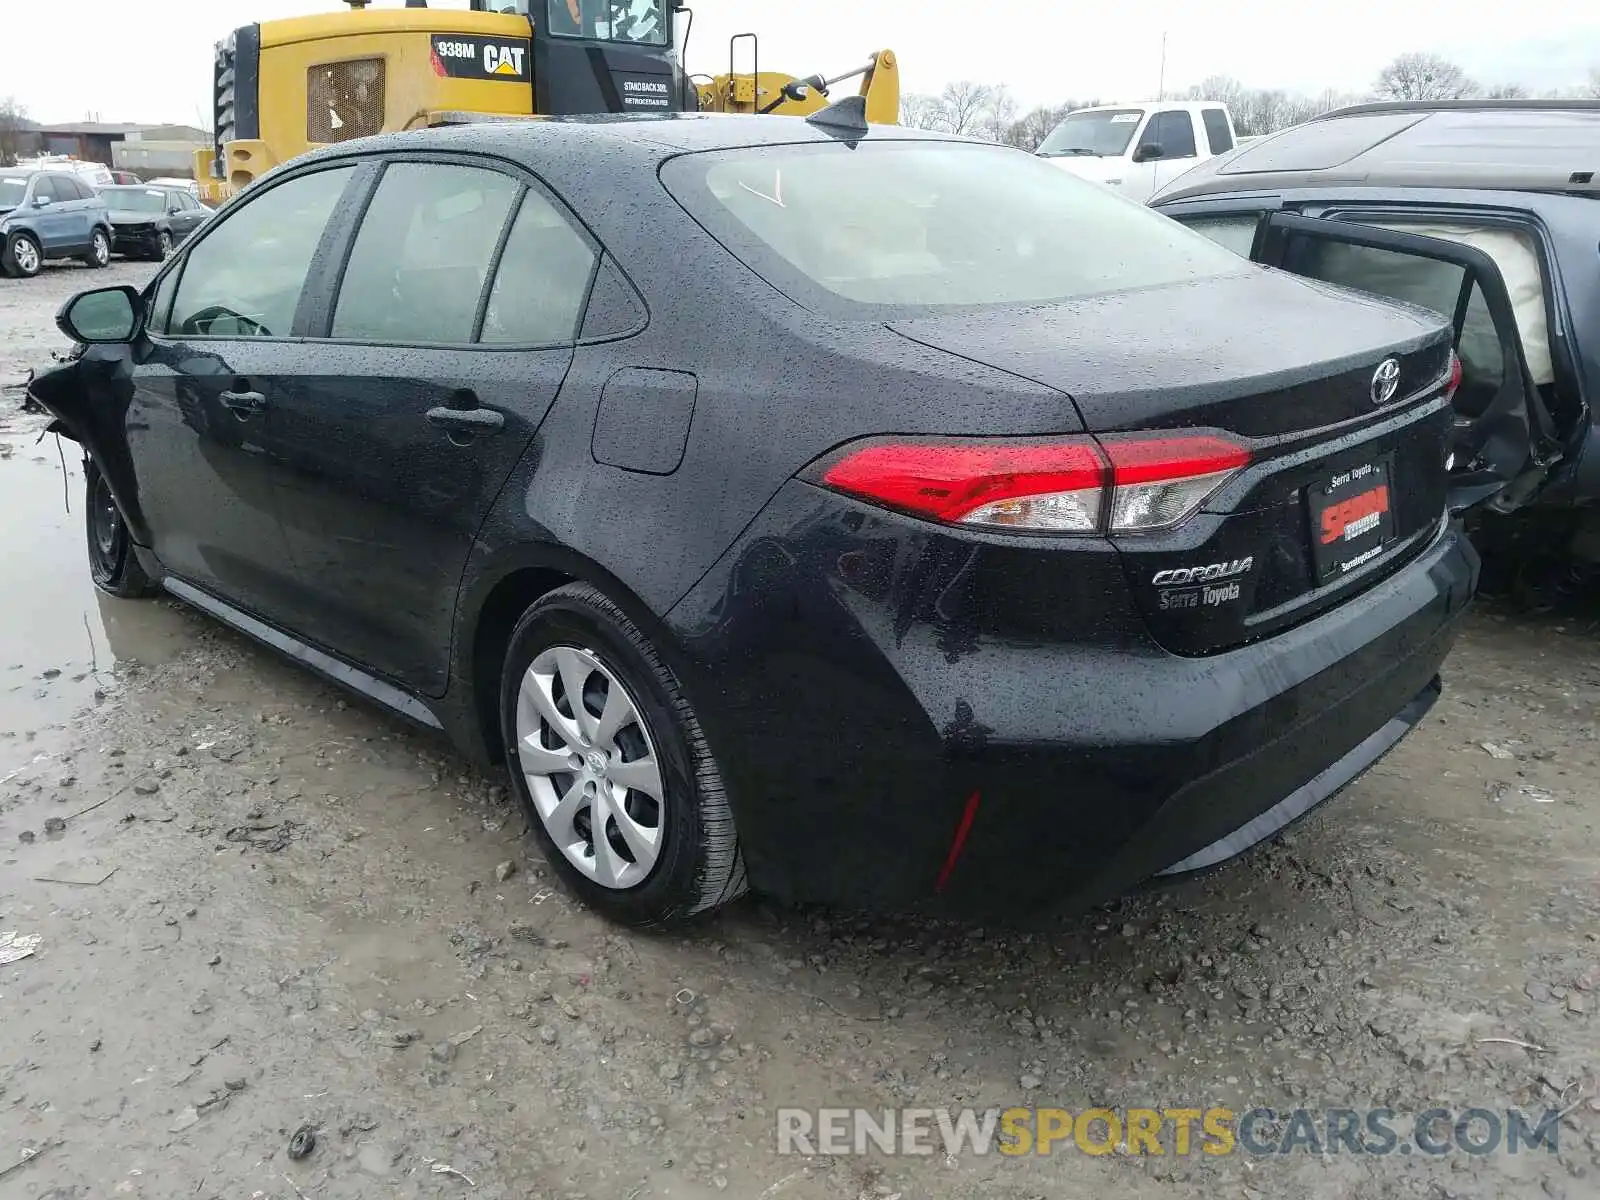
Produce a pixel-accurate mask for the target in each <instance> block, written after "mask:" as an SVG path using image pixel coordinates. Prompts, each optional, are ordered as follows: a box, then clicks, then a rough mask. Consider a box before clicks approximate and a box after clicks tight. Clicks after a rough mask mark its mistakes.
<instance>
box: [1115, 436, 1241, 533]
mask: <svg viewBox="0 0 1600 1200" xmlns="http://www.w3.org/2000/svg"><path fill="white" fill-rule="evenodd" d="M1103 444H1104V445H1105V448H1106V453H1107V454H1109V455H1110V456H1111V481H1112V484H1113V486H1114V488H1115V493H1114V495H1113V497H1112V501H1111V531H1112V532H1113V533H1140V532H1146V531H1149V530H1152V529H1170V528H1171V527H1172V526H1174V525H1176V524H1177V523H1178V522H1180V521H1182V520H1184V519H1185V518H1186V517H1188V516H1189V515H1190V514H1191V513H1193V512H1194V510H1195V509H1197V508H1199V507H1200V506H1201V505H1202V504H1204V503H1205V501H1206V499H1207V497H1209V496H1210V495H1211V494H1212V493H1213V492H1215V491H1216V490H1217V489H1218V488H1219V487H1221V486H1222V484H1223V483H1224V482H1225V481H1226V480H1227V478H1228V477H1229V476H1230V475H1232V474H1233V473H1234V472H1235V471H1237V470H1239V468H1241V467H1243V466H1244V465H1245V464H1246V463H1248V462H1249V461H1250V452H1249V451H1248V450H1246V449H1245V448H1244V447H1243V446H1241V445H1240V444H1239V443H1238V442H1235V441H1232V440H1231V439H1229V438H1225V437H1220V436H1218V435H1215V434H1204V433H1193V434H1180V435H1177V436H1173V437H1149V436H1145V435H1135V436H1131V437H1108V438H1105V439H1104V441H1103Z"/></svg>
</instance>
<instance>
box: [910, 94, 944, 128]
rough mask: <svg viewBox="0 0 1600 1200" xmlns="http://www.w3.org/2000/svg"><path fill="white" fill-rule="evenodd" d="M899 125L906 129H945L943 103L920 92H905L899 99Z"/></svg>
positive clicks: (937, 98) (935, 97)
mask: <svg viewBox="0 0 1600 1200" xmlns="http://www.w3.org/2000/svg"><path fill="white" fill-rule="evenodd" d="M900 124H902V125H904V126H905V127H906V128H907V129H945V128H947V127H948V125H949V121H948V120H947V119H946V117H945V111H944V101H942V100H940V99H939V97H937V96H929V95H926V94H924V93H922V92H907V93H906V94H905V95H903V96H901V97H900Z"/></svg>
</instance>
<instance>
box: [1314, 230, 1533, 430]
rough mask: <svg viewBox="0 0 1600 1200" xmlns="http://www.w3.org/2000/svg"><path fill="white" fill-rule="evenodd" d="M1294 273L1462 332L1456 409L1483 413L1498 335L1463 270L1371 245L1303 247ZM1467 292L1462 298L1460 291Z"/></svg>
mask: <svg viewBox="0 0 1600 1200" xmlns="http://www.w3.org/2000/svg"><path fill="white" fill-rule="evenodd" d="M1294 269H1295V270H1296V271H1297V272H1298V273H1299V274H1302V275H1308V276H1310V277H1311V278H1313V279H1324V280H1327V281H1328V282H1329V283H1338V284H1343V285H1344V286H1345V287H1352V288H1356V289H1358V290H1359V291H1363V292H1372V293H1375V294H1376V295H1379V296H1387V297H1389V298H1390V299H1393V300H1403V301H1405V302H1406V303H1408V304H1415V305H1418V306H1420V307H1422V308H1428V309H1432V310H1433V311H1434V312H1436V313H1438V314H1440V315H1441V316H1442V317H1443V318H1444V319H1445V320H1447V321H1451V322H1456V321H1457V313H1458V309H1459V310H1460V314H1461V319H1460V321H1459V328H1460V330H1461V332H1460V335H1459V339H1458V341H1457V344H1456V353H1457V354H1459V355H1460V356H1461V371H1462V378H1461V390H1460V391H1459V392H1458V393H1457V401H1456V404H1457V407H1458V408H1460V409H1461V410H1462V411H1463V412H1465V413H1466V414H1467V415H1469V416H1475V415H1476V414H1477V413H1478V412H1480V411H1482V409H1483V407H1484V406H1486V405H1487V404H1488V402H1489V400H1490V399H1492V398H1493V397H1494V395H1495V393H1496V392H1498V391H1499V390H1500V385H1501V384H1502V383H1503V382H1504V380H1505V371H1506V363H1505V356H1504V354H1503V353H1502V352H1501V348H1500V334H1499V332H1498V331H1497V330H1496V329H1495V325H1494V319H1493V318H1492V317H1491V316H1490V315H1489V309H1488V306H1487V305H1486V304H1485V303H1484V300H1483V291H1482V289H1481V288H1480V287H1478V285H1477V284H1476V282H1474V281H1470V280H1468V278H1467V271H1466V268H1465V267H1463V266H1461V265H1459V264H1457V263H1450V262H1443V261H1440V260H1439V259H1434V258H1418V257H1417V256H1416V255H1414V254H1404V253H1400V252H1398V251H1395V250H1384V249H1381V248H1379V247H1376V246H1353V245H1349V244H1346V243H1341V242H1327V241H1311V242H1307V243H1306V244H1305V246H1304V248H1303V251H1302V253H1301V255H1300V257H1299V262H1298V264H1297V265H1296V266H1295V267H1294ZM1468 285H1470V290H1469V291H1468V292H1467V293H1466V295H1465V299H1463V291H1462V289H1463V287H1464V286H1468Z"/></svg>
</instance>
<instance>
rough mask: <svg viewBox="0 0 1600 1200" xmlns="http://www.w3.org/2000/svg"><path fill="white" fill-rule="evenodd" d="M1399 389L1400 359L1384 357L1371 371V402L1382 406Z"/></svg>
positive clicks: (1391, 398) (1392, 397)
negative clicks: (1376, 367) (1374, 369)
mask: <svg viewBox="0 0 1600 1200" xmlns="http://www.w3.org/2000/svg"><path fill="white" fill-rule="evenodd" d="M1399 390H1400V360H1399V359H1398V358H1386V359H1384V360H1383V361H1382V362H1381V363H1379V364H1378V369H1377V370H1376V371H1374V372H1373V373H1372V402H1373V403H1374V404H1376V405H1377V406H1378V407H1379V408H1382V407H1383V406H1384V405H1385V404H1387V403H1389V401H1391V400H1393V399H1394V394H1395V393H1396V392H1398V391H1399Z"/></svg>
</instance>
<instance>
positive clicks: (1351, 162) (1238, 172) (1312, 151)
mask: <svg viewBox="0 0 1600 1200" xmlns="http://www.w3.org/2000/svg"><path fill="white" fill-rule="evenodd" d="M1597 173H1600V100H1453V101H1452V100H1435V101H1395V102H1390V103H1375V104H1358V105H1355V106H1353V107H1351V108H1343V109H1339V110H1337V111H1335V112H1331V113H1327V114H1325V115H1323V116H1320V117H1316V118H1314V119H1313V120H1310V121H1307V122H1305V123H1304V124H1302V125H1294V126H1291V127H1290V128H1288V129H1283V130H1280V131H1278V132H1277V133H1273V134H1268V135H1267V136H1266V137H1263V138H1260V139H1258V140H1256V141H1253V142H1249V143H1246V144H1244V145H1242V146H1240V147H1239V148H1238V149H1236V150H1234V151H1231V152H1230V153H1228V154H1224V155H1219V156H1218V157H1217V158H1214V159H1210V160H1208V161H1207V162H1204V163H1201V164H1200V165H1199V166H1197V167H1195V168H1194V169H1193V170H1190V171H1187V172H1185V173H1184V174H1183V175H1181V176H1179V178H1178V179H1177V180H1175V181H1174V182H1173V184H1172V185H1171V186H1169V187H1167V188H1166V189H1165V190H1164V191H1162V192H1161V193H1160V195H1158V196H1157V197H1156V201H1157V202H1158V203H1168V202H1170V201H1173V200H1188V199H1194V198H1196V197H1199V196H1206V195H1215V194H1222V193H1228V192H1241V191H1250V192H1258V191H1270V190H1279V189H1284V188H1308V187H1310V188H1328V187H1361V188H1374V187H1394V188H1417V187H1425V188H1472V189H1478V190H1491V191H1493V190H1509V191H1541V192H1576V193H1585V194H1590V195H1597V196H1600V179H1597Z"/></svg>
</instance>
